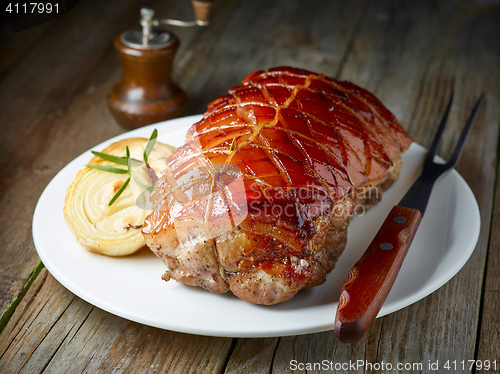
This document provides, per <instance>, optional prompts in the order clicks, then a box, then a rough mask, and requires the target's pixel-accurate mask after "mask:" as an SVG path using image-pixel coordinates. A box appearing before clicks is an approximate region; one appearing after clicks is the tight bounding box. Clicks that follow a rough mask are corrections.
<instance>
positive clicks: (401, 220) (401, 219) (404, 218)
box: [393, 216, 408, 223]
mask: <svg viewBox="0 0 500 374" xmlns="http://www.w3.org/2000/svg"><path fill="white" fill-rule="evenodd" d="M393 221H394V222H396V223H405V222H406V221H408V220H407V219H406V217H403V216H397V217H394V219H393Z"/></svg>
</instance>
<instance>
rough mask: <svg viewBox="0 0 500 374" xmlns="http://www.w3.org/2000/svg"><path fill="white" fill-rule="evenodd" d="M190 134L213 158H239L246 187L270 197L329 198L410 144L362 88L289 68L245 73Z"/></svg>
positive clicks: (381, 171)
mask: <svg viewBox="0 0 500 374" xmlns="http://www.w3.org/2000/svg"><path fill="white" fill-rule="evenodd" d="M214 123H217V126H214V125H213V124H214ZM387 125H388V126H387ZM388 128H389V130H390V131H387V129H388ZM195 139H196V141H197V142H199V144H200V146H201V148H202V150H203V151H202V152H203V154H204V155H205V156H206V157H208V158H210V159H211V160H212V161H213V162H230V163H232V164H235V165H238V166H239V167H240V168H241V170H242V172H243V176H244V179H245V182H246V185H247V190H249V191H260V192H261V193H260V194H254V195H255V198H257V196H258V198H260V199H262V200H263V202H267V203H269V204H271V205H273V204H279V203H282V202H283V201H280V200H279V199H277V198H276V196H275V195H276V193H277V191H281V190H282V189H290V188H293V190H295V191H298V190H301V191H309V192H310V194H314V195H315V197H317V198H319V197H320V196H321V195H324V196H323V198H325V199H326V198H329V199H331V200H333V201H335V200H336V199H338V198H340V197H342V196H343V195H344V194H346V193H348V192H349V191H350V189H351V188H352V187H353V186H355V187H357V186H359V185H361V184H363V183H366V182H367V181H370V180H377V179H380V178H383V177H384V176H385V175H387V171H386V169H387V168H388V167H389V166H391V165H392V162H393V161H395V160H397V159H398V158H399V154H400V153H401V149H402V148H406V147H407V146H408V144H409V138H408V137H407V136H406V134H404V133H403V132H402V130H401V128H400V126H399V125H398V124H397V121H396V120H395V118H394V116H393V115H392V113H390V112H389V111H388V110H387V109H386V108H384V107H383V106H382V104H381V103H380V101H379V100H378V99H377V98H375V97H374V96H373V95H372V94H370V93H369V92H367V91H366V90H364V89H362V88H359V87H357V86H355V85H353V84H351V83H349V82H345V81H340V80H334V79H330V78H327V77H325V76H323V75H317V74H313V73H310V72H307V71H303V70H298V69H291V68H287V69H279V70H270V71H268V72H258V73H254V74H251V75H250V76H249V77H247V78H246V79H245V80H244V81H243V85H242V86H239V87H236V88H233V89H232V90H230V91H229V94H227V95H225V96H223V97H221V98H219V99H218V100H215V101H214V102H213V103H211V104H210V105H209V108H208V110H207V111H206V112H205V114H204V118H203V119H202V120H201V121H200V122H198V123H197V124H195V125H194V126H193V127H192V128H191V130H190V131H189V133H188V140H190V141H191V142H192V141H194V140H195ZM232 144H233V145H235V147H234V149H233V150H232V151H231V152H228V149H229V148H230V147H231V145H232ZM193 156H194V157H196V156H195V155H194V154H193ZM184 166H185V165H184ZM282 195H283V193H282V192H281V193H280V196H282ZM301 196H303V197H304V198H306V197H307V196H308V195H307V194H302V195H301ZM309 197H310V196H309ZM264 199H265V201H264ZM299 200H300V197H299ZM297 202H298V203H301V204H302V203H305V201H297Z"/></svg>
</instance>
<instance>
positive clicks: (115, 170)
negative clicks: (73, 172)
mask: <svg viewBox="0 0 500 374" xmlns="http://www.w3.org/2000/svg"><path fill="white" fill-rule="evenodd" d="M85 166H88V167H89V168H94V169H98V170H102V171H108V172H110V173H116V174H127V173H128V172H127V170H125V169H120V168H115V167H113V166H107V165H93V164H87V165H85Z"/></svg>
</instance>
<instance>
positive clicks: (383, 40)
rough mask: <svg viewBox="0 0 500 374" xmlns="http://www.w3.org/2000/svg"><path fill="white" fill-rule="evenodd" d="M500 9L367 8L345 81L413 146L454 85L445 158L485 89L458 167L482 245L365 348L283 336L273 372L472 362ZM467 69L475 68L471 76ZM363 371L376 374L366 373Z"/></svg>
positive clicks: (320, 337)
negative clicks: (382, 110)
mask: <svg viewBox="0 0 500 374" xmlns="http://www.w3.org/2000/svg"><path fill="white" fill-rule="evenodd" d="M498 12H499V8H498V6H495V7H494V6H491V7H489V8H485V7H478V6H475V5H473V4H456V3H452V2H443V3H440V4H438V5H437V6H435V5H434V3H431V2H408V3H402V2H397V3H394V2H372V3H371V4H370V7H369V8H368V9H367V13H366V17H365V18H364V19H363V20H362V23H361V26H360V31H359V34H358V36H357V38H356V39H355V40H354V44H353V50H352V54H351V55H350V56H349V58H348V59H347V61H346V63H345V65H344V68H343V70H342V72H341V77H342V78H346V79H349V80H352V81H354V82H355V83H359V84H361V85H362V86H364V87H367V88H368V89H370V90H371V91H373V92H374V93H375V94H376V95H377V96H379V97H380V98H381V99H382V101H383V102H384V103H386V104H387V106H388V107H389V108H390V109H391V110H393V111H394V112H395V113H396V114H397V115H398V117H399V118H400V119H401V120H402V123H403V125H404V126H406V127H407V128H408V130H409V132H410V134H411V135H413V136H414V137H415V139H416V140H417V141H419V142H422V143H424V144H428V142H429V140H430V138H431V137H432V136H433V135H434V131H433V128H434V126H435V123H436V122H437V121H438V119H439V117H440V115H441V111H442V110H443V107H444V104H445V103H446V101H447V99H448V97H449V95H450V93H451V91H452V90H453V89H455V106H454V108H453V112H452V116H451V118H450V124H451V126H450V128H451V129H452V130H451V131H448V132H447V134H446V136H445V139H444V141H443V147H442V149H443V151H442V153H443V154H444V155H445V156H446V155H448V154H449V153H450V148H451V146H452V145H453V144H454V143H455V141H456V138H457V136H458V133H459V128H457V127H458V126H460V127H461V126H462V125H463V123H464V121H465V117H466V116H467V114H468V113H469V111H470V109H471V106H472V104H473V102H474V101H475V100H476V99H477V97H478V96H479V94H480V93H481V91H485V92H486V95H487V96H486V102H485V103H484V105H483V108H482V111H481V114H480V116H479V118H478V121H477V124H476V127H475V129H474V131H473V133H472V134H471V139H470V141H469V144H468V146H467V148H466V150H465V153H464V155H463V156H462V160H461V162H460V164H459V167H458V170H459V171H460V172H461V173H462V175H463V176H464V178H465V179H466V180H467V181H468V183H469V184H470V186H471V188H472V189H473V191H474V193H475V195H476V198H477V199H478V203H479V206H480V209H481V218H482V229H481V236H480V241H479V243H478V246H477V248H476V251H475V253H474V255H473V256H472V258H471V259H470V261H469V262H468V264H467V265H466V266H465V268H464V269H462V271H461V272H460V273H459V274H458V275H457V276H455V277H454V279H452V281H450V282H449V283H448V284H447V285H445V286H444V287H443V288H441V289H440V290H438V291H437V292H435V293H434V294H432V295H431V296H429V297H427V298H425V299H424V300H422V301H420V302H418V303H417V304H414V305H412V306H410V307H407V308H405V309H403V310H401V311H399V312H397V313H393V314H391V315H389V316H386V317H384V318H382V319H381V320H378V321H377V323H376V324H375V325H374V326H372V330H371V331H370V333H369V334H368V336H367V337H365V338H364V339H363V340H362V341H361V342H359V343H356V344H348V345H339V344H338V343H337V342H336V341H335V340H334V339H333V337H332V334H331V333H322V334H314V335H311V336H304V337H288V338H282V339H281V340H280V343H279V345H278V348H277V353H276V356H275V359H274V365H273V372H284V371H288V370H289V367H290V361H291V360H292V359H296V360H297V361H298V362H321V361H322V360H323V359H327V360H331V361H333V362H341V363H342V362H349V361H355V360H358V359H361V360H367V361H368V362H372V363H375V362H379V363H380V362H382V361H384V362H391V363H397V362H408V361H409V360H411V361H413V362H414V363H423V364H427V363H428V360H431V361H432V360H434V361H435V360H436V359H440V360H446V359H450V360H454V359H457V360H462V359H472V358H474V348H475V341H476V329H477V325H476V323H477V318H478V310H479V299H480V294H481V284H482V269H483V266H484V261H485V255H486V246H487V241H488V232H489V228H490V217H489V214H490V213H489V212H490V205H491V200H492V197H493V184H494V175H495V173H494V165H495V161H496V158H497V151H498V150H497V139H498V118H499V117H498V109H497V108H496V107H495V105H494V104H493V103H494V102H498V100H499V95H500V92H499V87H500V85H499V82H498V74H497V73H496V71H497V66H499V62H500V61H499V53H498V48H496V50H495V53H493V54H492V50H491V47H492V46H490V45H489V44H488V45H487V43H489V42H490V41H491V40H492V39H493V35H494V34H495V33H497V34H498V32H499V31H498V28H496V31H495V30H494V29H495V28H494V27H493V25H494V24H495V22H494V21H493V20H494V19H495V18H496V17H497V16H498ZM436 35H442V36H444V37H443V38H436V37H435V36H436ZM469 71H474V76H471V75H469V74H468V72H469ZM453 124H454V125H453ZM332 318H333V316H332ZM450 321H452V322H450ZM306 347H307V348H306ZM313 347H314V348H313ZM417 371H418V370H417ZM425 371H426V370H425V367H424V372H425ZM308 372H309V371H308ZM313 372H316V371H314V370H313ZM332 372H334V371H332ZM359 372H373V371H372V370H365V369H364V368H360V369H359Z"/></svg>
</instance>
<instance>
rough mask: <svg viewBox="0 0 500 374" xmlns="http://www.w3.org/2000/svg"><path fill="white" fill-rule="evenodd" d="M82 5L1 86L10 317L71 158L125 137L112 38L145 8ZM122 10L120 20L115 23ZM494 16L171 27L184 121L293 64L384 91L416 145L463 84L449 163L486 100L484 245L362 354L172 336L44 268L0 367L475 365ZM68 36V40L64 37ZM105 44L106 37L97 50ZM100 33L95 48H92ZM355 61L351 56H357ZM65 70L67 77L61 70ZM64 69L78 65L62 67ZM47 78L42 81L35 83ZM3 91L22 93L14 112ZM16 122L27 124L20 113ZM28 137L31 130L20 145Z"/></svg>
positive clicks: (1, 298) (394, 10) (407, 6)
mask: <svg viewBox="0 0 500 374" xmlns="http://www.w3.org/2000/svg"><path fill="white" fill-rule="evenodd" d="M178 3H181V2H162V1H157V2H155V3H154V4H153V6H154V7H155V8H157V9H158V14H159V15H160V14H161V15H162V16H168V17H176V18H184V19H188V18H190V17H191V14H190V12H189V7H187V8H186V7H184V6H181V5H177V4H178ZM83 4H85V5H84V7H83V8H81V9H82V10H81V12H80V11H79V12H80V13H79V15H78V16H73V18H71V21H69V20H68V21H64V22H63V21H62V20H61V21H58V20H56V21H57V22H59V26H57V27H55V28H54V30H55V31H53V30H52V28H51V30H50V32H47V35H45V36H44V37H43V38H41V39H40V45H39V46H37V48H34V49H32V50H30V51H29V52H28V53H27V54H26V56H27V57H24V58H21V59H19V60H18V63H17V64H16V65H14V67H13V68H12V69H11V70H9V74H8V75H7V76H6V77H5V79H4V80H3V81H1V82H0V98H1V99H2V100H0V113H2V120H4V119H8V120H9V122H8V123H9V124H10V125H9V127H6V125H4V124H6V123H7V122H2V125H1V126H2V131H3V130H4V129H6V130H7V133H6V137H5V138H4V137H2V139H1V141H3V142H4V143H2V152H3V151H4V148H3V147H4V145H5V147H7V148H6V149H7V150H8V151H9V152H10V153H6V155H8V156H9V157H8V158H7V159H6V158H2V162H6V160H9V159H11V160H14V161H11V162H12V163H11V164H9V165H6V164H2V165H4V166H3V168H2V169H1V172H2V173H3V174H2V177H1V178H0V180H1V182H0V183H2V185H1V186H0V191H1V192H2V197H1V200H0V212H1V213H0V237H1V238H2V241H3V242H4V250H3V251H1V252H0V263H1V266H2V268H1V269H0V291H1V292H0V306H1V307H2V308H0V310H3V309H4V306H5V305H8V303H9V302H10V300H11V299H12V297H14V296H15V295H17V294H18V292H19V291H20V289H21V288H22V286H23V285H24V283H25V281H26V279H27V277H28V276H29V273H30V272H31V269H32V268H33V266H34V264H36V260H37V257H36V254H35V252H34V251H33V244H32V242H31V239H30V228H31V216H32V212H33V208H34V204H35V202H36V200H37V199H38V196H39V194H40V193H41V190H42V189H43V187H44V186H45V185H46V183H47V182H48V181H49V180H50V179H51V178H52V176H53V175H54V174H55V173H56V172H57V171H58V170H59V169H60V168H62V167H63V166H64V165H65V164H66V163H67V162H68V161H70V160H71V159H72V158H74V157H75V156H76V155H78V154H79V153H81V152H82V151H84V150H86V149H88V148H89V147H91V146H93V145H94V144H96V143H98V142H100V141H102V140H105V139H107V138H109V137H111V136H113V135H116V134H118V133H120V132H122V131H123V130H122V129H121V128H119V127H118V125H116V123H114V121H113V119H112V118H111V116H110V115H109V113H108V111H107V108H106V101H105V97H106V94H107V92H109V90H110V89H111V87H112V86H113V85H114V84H115V83H116V82H118V80H119V78H120V70H119V64H118V59H117V57H116V55H115V53H114V51H113V50H112V48H111V45H110V41H111V40H112V37H113V36H114V35H115V34H116V33H118V32H119V31H120V30H121V29H124V28H126V27H129V26H130V25H132V24H134V23H135V22H136V19H137V15H136V11H137V10H138V8H139V7H140V5H141V4H142V2H141V4H137V3H134V4H132V2H120V4H122V5H119V6H118V5H116V4H117V3H111V5H97V3H92V2H85V3H82V4H80V5H83ZM87 4H88V5H87ZM80 5H79V6H80ZM103 6H104V7H106V8H105V11H104V13H103V14H104V15H105V16H106V17H108V19H110V20H113V22H112V24H111V25H110V26H109V27H104V26H102V25H100V26H99V25H98V27H97V28H98V30H97V31H95V32H93V31H92V32H91V33H90V34H89V33H81V35H76V33H77V32H78V30H82V28H84V27H86V29H88V30H90V29H92V25H93V24H92V22H91V19H92V17H93V16H95V12H97V10H98V11H99V12H102V9H103V8H102V7H103ZM112 7H115V11H116V13H113V12H114V11H113V9H112ZM75 11H77V8H75V9H74V10H73V11H72V12H75ZM217 11H218V12H217ZM118 14H119V15H120V17H123V18H120V19H118V16H117V15H118ZM267 15H269V16H267ZM360 15H364V16H363V17H362V18H360ZM101 16H102V15H101ZM498 16H500V14H499V6H498V5H496V4H495V3H482V4H481V5H474V4H473V3H470V2H464V3H461V2H459V3H457V2H452V1H443V2H438V3H434V2H432V3H431V2H427V1H423V2H408V3H404V2H396V3H393V2H389V1H384V2H382V1H381V2H378V1H377V2H370V3H369V4H365V2H363V1H359V2H343V3H341V2H321V1H311V2H289V1H276V2H265V1H264V0H261V1H260V2H256V1H250V0H248V1H230V0H220V1H217V2H216V13H215V18H214V23H213V25H212V26H211V27H210V28H209V29H198V30H178V31H177V30H176V33H178V34H179V36H181V40H182V41H184V43H182V45H181V49H180V51H179V54H178V59H177V62H176V68H175V69H174V74H175V76H176V77H177V78H178V81H179V83H180V84H181V86H183V88H184V89H185V90H186V91H187V92H188V96H189V97H190V98H191V101H190V106H189V109H188V113H189V114H192V113H199V112H200V111H202V110H203V109H204V108H205V105H206V103H207V102H208V101H210V100H212V99H213V98H214V97H216V96H218V95H220V94H222V93H224V92H225V91H226V90H227V88H228V87H230V86H231V85H234V84H237V83H238V82H239V81H240V80H241V78H243V77H244V75H246V74H247V73H248V72H250V71H252V70H256V69H263V68H268V67H270V66H274V65H280V64H290V65H295V66H301V67H304V68H308V69H312V70H317V71H321V72H324V73H326V74H329V75H335V74H336V73H337V72H340V74H341V77H343V78H347V79H351V80H353V81H354V82H356V83H359V84H361V85H363V86H365V87H367V88H368V89H370V90H372V91H374V92H375V93H376V94H377V95H378V96H379V97H380V98H381V99H382V100H383V102H384V103H386V104H387V106H388V107H389V108H390V109H392V110H393V111H394V112H395V113H396V115H397V116H398V117H399V118H400V119H401V120H402V122H403V124H404V125H405V126H406V127H407V128H408V129H409V131H410V133H411V134H412V135H413V136H414V137H415V139H416V140H417V141H418V142H421V143H423V144H428V142H429V140H430V138H431V137H432V136H433V131H432V128H433V126H434V124H433V123H434V122H431V121H435V120H436V119H437V118H439V116H440V111H441V110H442V108H443V105H444V103H445V102H446V100H447V98H448V95H449V94H450V92H451V90H452V89H453V88H454V89H455V92H456V101H455V106H454V108H453V111H452V118H451V122H452V123H451V124H453V123H454V124H455V127H453V126H451V129H450V131H448V132H447V135H446V138H445V142H444V144H443V154H444V155H447V154H448V153H449V150H450V147H451V146H452V145H453V144H454V141H455V140H456V137H457V133H458V128H457V127H458V126H459V125H461V124H463V121H464V116H465V115H466V114H467V113H468V111H469V109H470V106H471V105H472V102H473V101H474V99H475V98H476V96H477V95H478V94H479V93H480V92H481V91H483V90H484V91H486V94H487V95H486V102H485V104H484V105H483V108H482V109H481V113H480V116H479V118H478V122H477V124H476V127H475V129H474V130H473V133H472V134H471V139H470V141H469V145H468V147H467V149H466V152H465V154H464V156H463V158H462V161H461V163H460V165H459V171H460V172H461V173H462V175H463V176H464V177H465V178H466V180H467V181H468V182H469V184H470V185H471V187H472V188H473V190H474V193H475V194H476V197H477V198H478V202H479V204H480V207H481V214H482V219H483V223H482V230H481V238H480V242H479V243H478V247H477V249H476V252H475V253H474V255H473V257H472V258H471V260H470V261H469V263H468V264H467V265H466V267H465V268H464V269H463V270H462V271H461V272H460V273H459V274H458V275H457V276H456V277H455V278H454V279H453V280H452V281H451V282H449V283H448V284H447V285H446V286H444V287H443V288H441V289H440V290H439V291H437V292H435V293H434V294H432V295H430V296H429V297H427V298H425V299H424V300H422V301H420V302H418V303H416V304H414V305H413V306H410V307H408V308H405V309H403V310H401V311H399V312H397V313H394V314H391V315H390V316H386V317H384V318H382V319H378V320H377V321H376V322H375V324H374V325H373V326H372V329H371V330H370V332H369V334H368V335H367V337H366V338H365V339H364V340H362V341H361V342H359V343H357V344H347V345H341V344H338V343H337V342H336V340H335V338H334V336H333V334H332V333H331V332H325V333H320V334H309V335H304V336H297V337H283V338H279V339H278V338H274V339H238V340H236V342H235V343H233V341H232V340H231V339H217V338H208V337H199V336H192V335H187V334H178V333H173V332H168V331H162V330H158V329H154V328H150V327H147V326H141V325H138V324H135V323H132V322H129V321H126V320H124V319H121V318H118V317H115V316H112V315H110V314H108V313H106V312H103V311H102V310H99V309H97V308H94V307H92V306H91V305H89V304H88V303H86V302H84V301H82V300H80V299H78V298H76V297H75V296H74V295H72V294H71V293H70V292H68V291H66V290H64V289H63V288H62V286H60V285H59V284H58V283H57V282H56V281H55V280H54V279H53V278H52V277H51V276H50V275H47V272H46V271H43V272H42V273H41V274H40V276H39V278H38V279H37V281H36V282H35V283H34V284H33V285H32V287H31V289H30V291H29V292H28V294H27V295H26V296H25V298H24V299H23V301H22V302H21V304H20V305H19V307H18V308H17V310H16V313H15V314H14V316H13V317H12V319H11V320H10V323H9V324H8V325H7V327H6V328H5V330H4V331H3V332H2V334H1V335H0V371H5V372H11V371H13V372H18V371H22V372H41V371H42V370H46V371H47V372H69V371H70V370H71V371H75V372H89V373H90V372H111V371H113V372H138V371H140V372H214V373H215V372H221V371H223V370H224V369H225V370H226V372H229V373H231V372H238V373H244V372H248V373H250V372H251V373H253V372H262V373H267V372H270V371H272V372H273V373H278V372H290V371H291V370H290V363H291V360H297V362H321V361H322V360H331V361H333V362H340V363H343V362H348V360H357V359H361V360H368V361H370V362H381V361H385V362H391V363H395V362H415V363H418V362H424V363H427V361H428V360H436V359H439V360H445V359H457V360H461V359H468V358H473V357H474V347H475V337H476V328H477V326H476V323H477V318H478V316H479V314H478V310H479V307H480V304H479V301H480V297H479V295H480V292H481V282H482V271H483V267H484V261H485V258H486V247H487V243H488V233H489V229H490V217H489V213H490V211H491V201H492V197H493V182H494V175H495V161H496V157H497V156H496V155H497V152H498V149H497V139H498V118H499V113H498V108H497V105H496V103H498V102H500V93H499V87H500V84H499V83H500V82H499V80H498V79H499V77H498V73H497V66H499V65H500V64H499V56H500V51H499V46H498V43H497V42H495V41H496V35H498V34H499V33H500V31H499V29H498V27H499V24H498V22H496V20H497V19H498ZM68 17H69V15H68ZM66 18H67V17H65V18H64V19H66ZM330 19H331V20H332V22H330ZM327 21H328V22H327ZM96 23H97V24H100V22H96ZM73 24H74V25H73ZM64 32H67V33H68V35H67V36H64V35H61V33H64ZM353 33H354V37H353V38H351V35H352V34H353ZM97 34H100V35H101V36H99V38H103V39H106V40H97V39H98V38H97V39H96V37H95V36H96V35H97ZM91 36H94V37H93V38H92V39H95V40H93V41H86V40H84V39H85V38H90V37H91ZM52 42H54V43H56V44H55V45H56V46H57V48H63V49H64V48H66V49H67V50H66V51H63V52H64V53H63V52H61V54H56V55H55V57H51V56H50V53H48V52H44V51H46V49H47V48H48V46H49V45H51V43H52ZM72 42H73V43H76V44H75V45H72V44H71V43H72ZM80 42H81V43H80ZM79 43H80V44H79ZM106 43H108V44H106ZM37 44H38V43H37ZM51 48H55V47H51ZM57 48H56V49H57ZM78 48H81V49H82V51H77V49H78ZM53 50H55V49H52V51H53ZM346 50H349V51H351V52H350V53H349V54H348V55H346V54H345V52H344V51H346ZM75 51H76V52H75ZM91 52H95V53H97V55H98V56H97V57H96V56H94V55H91ZM75 53H76V55H75V56H70V55H71V54H75ZM51 58H52V59H51ZM30 60H31V61H36V62H37V63H36V64H34V69H35V72H34V73H33V72H30V73H26V72H27V70H26V69H27V67H28V66H29V65H30V64H29V62H30ZM55 60H57V61H58V64H59V63H60V64H64V65H65V66H59V65H58V64H55V65H54V61H55ZM67 61H69V62H72V63H73V64H74V66H73V67H69V66H66V64H67V63H68V62H67ZM54 66H55V67H54ZM75 66H77V68H75ZM51 67H52V68H53V69H52V70H54V71H52V70H51ZM35 73H36V74H35ZM23 74H26V77H23V76H22V75H23ZM37 74H38V75H37ZM41 74H45V76H44V77H42V78H40V77H39V75H41ZM18 77H21V78H22V79H17V78H18ZM16 79H17V83H16V82H14V81H15V80H16ZM30 82H35V83H36V84H35V87H34V89H33V93H32V94H26V87H29V85H28V83H30ZM4 88H9V89H10V88H12V90H11V91H12V92H14V93H15V94H16V95H17V96H19V97H17V98H16V100H17V101H19V104H16V101H15V100H14V99H12V98H11V97H10V96H9V95H7V94H6V92H7V91H4V90H3V89H4ZM2 95H3V96H2ZM31 104H32V105H31ZM10 106H13V107H12V108H11V107H10ZM59 109H60V110H61V111H60V112H59ZM4 113H6V114H7V115H8V116H4ZM19 113H23V114H24V113H25V114H26V116H20V117H22V118H16V116H19ZM46 131H49V132H48V134H46ZM27 134H33V135H32V136H30V138H29V139H27V140H26V141H25V144H23V147H24V148H23V147H20V146H19V145H20V144H22V143H23V139H26V137H27ZM5 165H6V166H5ZM4 192H5V193H4ZM497 196H499V194H497ZM12 207H15V208H16V209H12ZM497 211H498V208H497ZM497 211H496V212H497ZM496 214H497V213H496ZM497 215H498V214H497ZM495 219H496V218H495ZM497 221H498V219H496V221H495V222H497ZM494 225H496V226H493V227H497V226H498V224H497V223H494ZM492 231H494V230H492ZM491 243H492V244H491V245H490V255H489V257H488V261H489V263H488V272H487V280H486V287H485V290H486V294H485V297H484V305H485V307H484V310H483V314H482V325H481V328H482V330H481V335H480V341H479V354H478V358H482V359H495V357H493V356H494V354H495V353H497V352H498V340H497V337H495V336H493V334H494V331H498V319H497V318H496V312H497V309H498V305H497V303H496V302H495V297H496V294H497V291H498V287H497V286H496V284H497V283H498V279H497V278H498V276H497V275H498V274H497V272H496V271H495V269H497V267H498V266H497V265H498V264H497V260H498V256H496V257H495V255H494V254H492V253H493V252H492V251H496V249H498V240H496V241H494V240H493V237H492V242H491ZM495 243H497V244H495ZM496 252H497V251H496ZM12 281H13V282H12ZM4 291H5V293H4ZM333 313H334V311H332V318H333V316H334V315H333ZM403 327H405V328H403ZM28 328H29V330H28ZM490 329H492V330H493V332H490ZM226 364H227V366H226ZM419 371H420V370H415V371H413V372H419ZM312 372H315V371H314V370H313V371H312ZM316 372H317V371H316ZM322 372H324V371H322ZM330 372H335V371H334V370H330ZM344 372H345V371H344ZM359 372H363V370H361V369H360V370H359ZM366 372H371V371H370V370H366ZM423 372H429V371H426V370H423Z"/></svg>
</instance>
